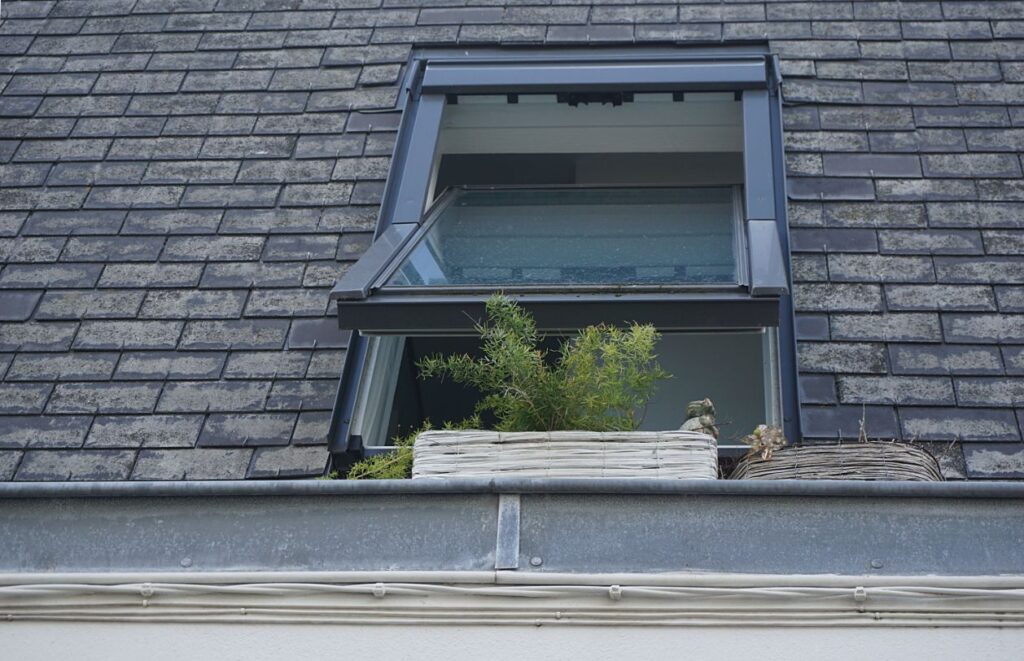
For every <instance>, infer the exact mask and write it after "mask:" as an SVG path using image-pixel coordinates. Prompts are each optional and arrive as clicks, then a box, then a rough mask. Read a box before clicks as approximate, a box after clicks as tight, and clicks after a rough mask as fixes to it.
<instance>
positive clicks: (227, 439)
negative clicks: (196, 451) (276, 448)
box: [197, 413, 296, 447]
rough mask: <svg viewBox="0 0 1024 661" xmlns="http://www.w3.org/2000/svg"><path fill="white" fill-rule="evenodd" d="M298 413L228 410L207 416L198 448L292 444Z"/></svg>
mask: <svg viewBox="0 0 1024 661" xmlns="http://www.w3.org/2000/svg"><path fill="white" fill-rule="evenodd" d="M295 420H296V414H294V413H224V414H214V415H211V416H209V417H208V418H207V419H206V424H205V425H204V426H203V432H202V434H201V435H200V436H199V442H198V443H197V447H255V446H267V445H288V443H289V441H290V440H291V436H292V429H294V427H295Z"/></svg>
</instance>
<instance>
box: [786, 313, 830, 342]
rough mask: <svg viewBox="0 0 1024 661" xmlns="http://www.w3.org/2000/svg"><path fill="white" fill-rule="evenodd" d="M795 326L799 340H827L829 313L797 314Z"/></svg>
mask: <svg viewBox="0 0 1024 661" xmlns="http://www.w3.org/2000/svg"><path fill="white" fill-rule="evenodd" d="M794 328H795V332H796V338H797V339H798V340H827V339H828V337H829V330H828V315H824V314H797V315H796V323H795V326H794Z"/></svg>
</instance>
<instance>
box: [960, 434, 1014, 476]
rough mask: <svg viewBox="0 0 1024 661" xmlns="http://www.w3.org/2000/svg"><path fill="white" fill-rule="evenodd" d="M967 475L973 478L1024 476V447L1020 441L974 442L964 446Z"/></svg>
mask: <svg viewBox="0 0 1024 661" xmlns="http://www.w3.org/2000/svg"><path fill="white" fill-rule="evenodd" d="M964 460H965V461H966V463H967V477H968V478H969V479H972V480H983V479H995V480H1008V479H1021V478H1024V449H1021V446H1020V443H991V444H987V443H986V444H982V443H978V444H974V443H971V444H970V445H967V446H965V447H964Z"/></svg>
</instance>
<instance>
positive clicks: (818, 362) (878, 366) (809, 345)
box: [797, 342, 888, 374]
mask: <svg viewBox="0 0 1024 661" xmlns="http://www.w3.org/2000/svg"><path fill="white" fill-rule="evenodd" d="M797 356H798V360H797V363H798V365H799V367H800V370H801V371H802V372H824V373H845V374H885V373H886V372H887V371H888V363H887V359H886V354H885V345H883V344H875V343H866V342H858V343H846V342H800V343H798V344H797Z"/></svg>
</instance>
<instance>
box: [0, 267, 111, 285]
mask: <svg viewBox="0 0 1024 661" xmlns="http://www.w3.org/2000/svg"><path fill="white" fill-rule="evenodd" d="M102 268H103V267H102V266H101V265H99V264H74V265H71V264H11V265H9V266H7V267H5V268H4V270H3V272H2V273H0V289H37V288H38V289H42V288H49V287H92V286H94V285H95V284H96V280H97V279H98V278H99V274H100V270H101V269H102Z"/></svg>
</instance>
